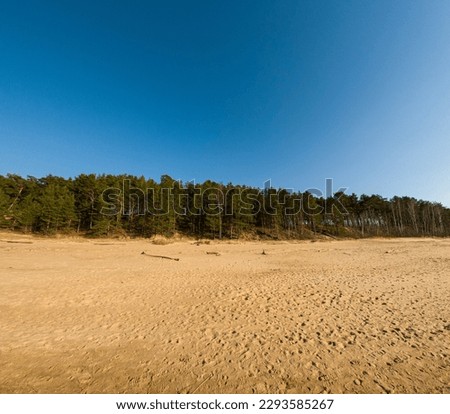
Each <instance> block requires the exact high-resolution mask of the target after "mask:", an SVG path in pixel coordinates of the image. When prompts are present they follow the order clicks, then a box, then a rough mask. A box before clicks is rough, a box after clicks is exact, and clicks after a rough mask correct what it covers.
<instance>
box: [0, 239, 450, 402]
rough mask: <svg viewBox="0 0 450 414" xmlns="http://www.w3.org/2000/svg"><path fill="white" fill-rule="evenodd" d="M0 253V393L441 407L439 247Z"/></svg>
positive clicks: (443, 320) (88, 245)
mask: <svg viewBox="0 0 450 414" xmlns="http://www.w3.org/2000/svg"><path fill="white" fill-rule="evenodd" d="M0 239H1V241H0V292H1V296H0V329H1V330H0V392H2V393H15V392H20V393H252V392H257V393H322V392H327V393H385V392H392V393H442V392H444V393H448V392H450V240H445V239H402V240H399V239H395V240H387V239H386V240H383V239H371V240H354V241H321V242H316V243H311V242H309V241H305V242H298V243H288V242H277V243H267V242H245V243H238V242H233V243H226V242H221V243H218V242H217V243H216V242H211V244H199V245H196V244H193V242H192V241H179V242H175V243H172V244H167V245H156V244H152V243H150V242H149V241H148V240H129V241H118V240H116V241H114V240H86V239H81V238H80V239H69V238H62V239H40V238H35V237H26V236H19V235H12V234H9V233H3V234H0ZM11 242H15V243H11ZM25 242H27V243H25ZM263 250H264V251H265V253H266V254H265V255H263V254H261V253H262V251H263ZM142 251H145V252H146V253H148V254H150V255H162V256H168V257H172V258H179V259H180V260H179V261H175V260H167V259H162V258H157V257H152V256H148V255H142V254H141V253H142ZM208 252H209V253H212V254H207V253H208Z"/></svg>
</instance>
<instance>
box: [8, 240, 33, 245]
mask: <svg viewBox="0 0 450 414" xmlns="http://www.w3.org/2000/svg"><path fill="white" fill-rule="evenodd" d="M0 241H1V242H4V243H22V244H33V242H32V241H22V240H0Z"/></svg>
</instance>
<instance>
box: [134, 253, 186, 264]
mask: <svg viewBox="0 0 450 414" xmlns="http://www.w3.org/2000/svg"><path fill="white" fill-rule="evenodd" d="M141 254H144V255H145V256H150V257H157V258H158V259H167V260H175V261H177V262H178V261H179V260H180V259H179V258H178V257H169V256H159V255H156V254H148V253H145V252H142V253H141Z"/></svg>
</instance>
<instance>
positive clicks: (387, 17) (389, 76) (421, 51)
mask: <svg viewBox="0 0 450 414" xmlns="http://www.w3.org/2000/svg"><path fill="white" fill-rule="evenodd" d="M449 22H450V2H449V1H392V0H388V1H380V0H377V1H372V0H370V1H369V0H367V1H363V0H358V1H344V0H342V1H326V0H323V1H318V0H311V1H300V0H298V1H286V0H283V1H261V0H259V1H256V0H255V1H241V0H240V1H213V0H210V1H207V0H205V1H195V0H192V1H159V2H156V1H129V2H125V1H104V2H103V1H89V2H87V1H51V2H46V1H39V2H33V1H23V2H19V1H18V2H15V1H3V0H0V143H1V151H0V174H6V173H18V174H21V175H24V176H25V175H34V176H43V175H47V174H53V175H62V176H65V177H69V176H72V177H73V176H76V175H78V174H80V173H90V172H93V173H113V174H118V173H130V174H135V175H144V176H146V177H152V178H156V179H159V177H160V175H162V174H169V175H171V176H172V177H173V178H176V179H182V180H183V181H187V180H191V179H195V180H197V181H198V182H200V181H204V180H205V179H213V180H215V181H221V182H224V183H227V182H230V181H231V182H233V183H236V184H248V185H254V186H258V187H261V186H262V185H263V182H264V181H265V180H266V179H271V180H272V185H273V186H275V187H289V188H294V189H296V190H305V189H307V188H310V187H317V188H320V189H322V188H323V187H324V180H325V178H329V177H331V178H333V179H334V183H335V186H336V187H340V186H345V187H348V188H349V189H348V191H347V192H349V193H351V192H356V193H357V194H361V193H368V194H372V193H378V194H381V195H383V196H385V197H391V196H392V195H410V196H414V197H417V198H424V199H428V200H431V201H440V202H442V203H444V204H445V205H447V206H450V23H449ZM336 189H337V188H335V190H336Z"/></svg>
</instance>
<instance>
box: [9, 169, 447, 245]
mask: <svg viewBox="0 0 450 414" xmlns="http://www.w3.org/2000/svg"><path fill="white" fill-rule="evenodd" d="M315 194H316V195H312V194H311V193H309V192H304V193H295V192H288V191H287V190H283V189H274V188H268V189H265V190H260V189H258V188H253V187H246V186H238V185H232V184H227V185H223V184H219V183H215V182H212V181H206V182H204V183H202V184H195V185H194V184H193V183H184V184H181V183H180V182H177V181H175V180H173V179H172V178H171V177H169V176H167V175H165V176H162V177H161V179H160V181H159V182H156V181H154V180H152V179H145V178H144V177H134V176H129V175H118V176H114V175H94V174H90V175H85V174H81V175H80V176H78V177H76V178H75V179H66V178H61V177H55V176H47V177H44V178H35V177H27V178H22V177H20V176H18V175H12V174H8V175H7V176H0V212H1V214H0V227H1V228H3V229H10V230H16V231H22V232H33V233H42V234H54V233H81V234H86V235H92V236H113V235H129V236H141V237H151V236H154V235H157V234H160V235H164V236H168V237H170V236H172V235H174V234H176V233H178V234H184V235H189V236H193V237H205V238H239V237H262V238H272V239H286V238H295V239H300V238H310V237H314V235H317V234H325V235H329V236H335V237H370V236H450V209H448V208H446V207H443V206H442V205H441V204H439V203H435V202H429V201H423V200H416V199H414V198H410V197H393V198H392V199H390V200H387V199H385V198H383V197H381V196H379V195H371V196H367V195H361V196H359V197H358V196H357V195H355V194H351V195H347V194H343V193H336V194H334V195H330V196H328V197H325V196H320V195H317V193H315Z"/></svg>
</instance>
